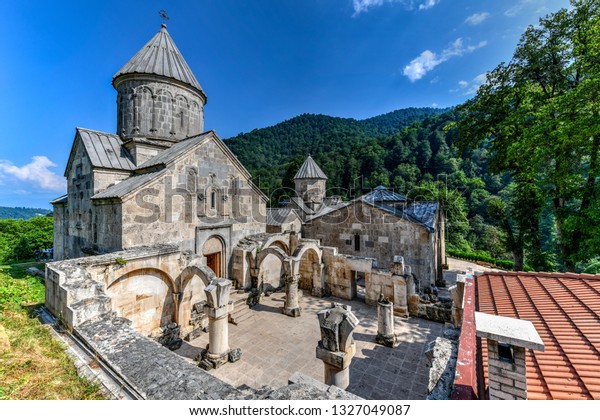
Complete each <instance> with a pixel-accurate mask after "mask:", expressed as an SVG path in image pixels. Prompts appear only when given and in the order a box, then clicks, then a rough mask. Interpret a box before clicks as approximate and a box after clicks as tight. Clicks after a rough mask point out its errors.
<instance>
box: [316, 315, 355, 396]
mask: <svg viewBox="0 0 600 420" xmlns="http://www.w3.org/2000/svg"><path fill="white" fill-rule="evenodd" d="M317 316H318V317H319V325H320V327H321V341H319V344H318V345H317V359H321V360H322V361H323V367H324V374H325V383H326V384H327V385H335V386H337V387H338V388H341V389H346V388H347V387H348V385H350V369H349V368H350V362H351V361H352V357H354V354H355V353H356V344H355V343H354V339H353V338H352V331H353V330H354V328H355V327H356V326H357V325H358V319H357V318H356V316H354V314H353V313H352V311H351V308H350V306H348V305H340V304H334V306H333V307H332V308H330V309H324V310H322V311H320V312H319V313H318V314H317Z"/></svg>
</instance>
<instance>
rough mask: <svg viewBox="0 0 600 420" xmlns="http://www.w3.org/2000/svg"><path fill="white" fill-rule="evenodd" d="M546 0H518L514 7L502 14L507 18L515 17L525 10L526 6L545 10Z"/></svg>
mask: <svg viewBox="0 0 600 420" xmlns="http://www.w3.org/2000/svg"><path fill="white" fill-rule="evenodd" d="M545 4H546V0H519V1H518V2H517V3H516V4H515V5H514V6H512V7H511V8H509V9H507V10H506V11H505V12H504V14H505V15H506V16H508V17H515V16H517V15H519V14H521V12H522V11H523V10H524V9H525V8H527V6H528V5H535V6H536V7H537V8H538V9H541V8H545V6H544V5H545Z"/></svg>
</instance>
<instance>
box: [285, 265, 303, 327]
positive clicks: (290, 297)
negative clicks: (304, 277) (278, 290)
mask: <svg viewBox="0 0 600 420" xmlns="http://www.w3.org/2000/svg"><path fill="white" fill-rule="evenodd" d="M298 277H299V276H298V275H294V276H286V278H285V302H284V304H283V313H284V314H286V315H287V316H291V317H294V318H295V317H298V316H300V305H299V304H298V280H299V279H298Z"/></svg>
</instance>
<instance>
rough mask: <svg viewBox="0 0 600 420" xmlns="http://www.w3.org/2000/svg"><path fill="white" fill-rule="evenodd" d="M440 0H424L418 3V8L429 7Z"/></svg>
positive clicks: (425, 8)
mask: <svg viewBox="0 0 600 420" xmlns="http://www.w3.org/2000/svg"><path fill="white" fill-rule="evenodd" d="M439 2H440V0H425V2H423V3H421V4H419V10H427V9H431V8H432V7H433V6H435V5H436V4H438V3H439Z"/></svg>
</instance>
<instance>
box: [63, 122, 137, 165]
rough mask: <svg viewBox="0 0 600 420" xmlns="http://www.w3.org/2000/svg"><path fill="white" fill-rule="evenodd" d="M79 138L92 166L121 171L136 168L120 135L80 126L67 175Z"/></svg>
mask: <svg viewBox="0 0 600 420" xmlns="http://www.w3.org/2000/svg"><path fill="white" fill-rule="evenodd" d="M78 140H79V141H80V142H81V143H82V144H83V147H84V148H85V151H86V152H87V155H88V157H89V159H90V162H91V164H92V167H94V168H101V169H117V170H121V171H133V170H134V169H135V164H134V163H133V158H132V157H131V155H130V154H129V152H128V151H127V149H125V148H124V147H123V140H121V139H120V138H119V136H117V135H116V134H110V133H103V132H102V131H96V130H89V129H87V128H80V127H78V128H77V131H76V134H75V141H74V142H73V148H72V149H71V155H70V156H69V162H68V163H67V167H66V169H65V176H67V175H68V172H69V169H70V166H71V162H72V160H73V158H74V153H75V149H76V145H77V144H78Z"/></svg>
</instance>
